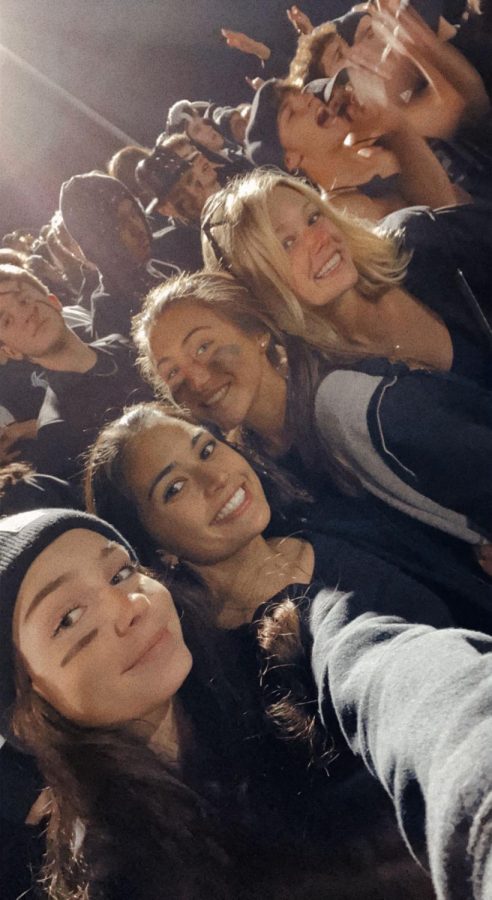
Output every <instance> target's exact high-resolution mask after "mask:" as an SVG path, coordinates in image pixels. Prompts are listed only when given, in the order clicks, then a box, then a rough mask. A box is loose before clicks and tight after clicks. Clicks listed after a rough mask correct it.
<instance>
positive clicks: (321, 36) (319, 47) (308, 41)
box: [287, 22, 338, 87]
mask: <svg viewBox="0 0 492 900" xmlns="http://www.w3.org/2000/svg"><path fill="white" fill-rule="evenodd" d="M337 36H338V35H337V29H336V26H335V25H334V24H333V22H324V23H323V25H318V26H317V28H313V30H312V31H311V33H310V34H301V36H300V37H299V40H298V42H297V50H296V54H295V56H294V58H293V59H292V61H291V64H290V68H289V74H288V77H287V82H288V84H291V85H293V86H295V87H303V86H304V85H305V84H309V82H310V81H314V79H315V78H324V77H325V74H324V72H323V71H322V70H321V67H320V63H321V57H322V56H323V53H324V50H325V47H326V46H327V45H328V44H330V43H331V42H332V41H334V40H335V39H336V37H337Z"/></svg>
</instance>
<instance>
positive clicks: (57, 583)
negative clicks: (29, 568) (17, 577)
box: [24, 541, 125, 622]
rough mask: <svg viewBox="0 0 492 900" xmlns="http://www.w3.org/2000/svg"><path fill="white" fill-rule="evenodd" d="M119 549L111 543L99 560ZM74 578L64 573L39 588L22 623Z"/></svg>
mask: <svg viewBox="0 0 492 900" xmlns="http://www.w3.org/2000/svg"><path fill="white" fill-rule="evenodd" d="M119 547H122V545H121V544H117V543H116V542H113V541H111V542H110V543H108V544H106V545H105V546H104V547H103V548H102V549H101V551H100V553H99V558H100V559H105V558H106V557H107V556H110V554H111V553H113V552H114V551H115V550H117V549H118V548H119ZM122 549H123V550H124V549H125V548H124V547H122ZM75 577H76V572H64V574H63V575H59V576H58V578H54V579H53V581H49V582H48V584H45V586H44V587H43V588H41V590H40V591H38V592H37V594H35V595H34V597H33V598H32V600H31V602H30V604H29V608H28V610H27V612H26V614H25V616H24V622H27V620H28V619H29V618H30V617H31V615H32V614H33V612H34V611H35V610H36V609H37V607H38V606H39V604H40V603H41V602H42V601H43V600H44V599H45V597H47V596H48V594H52V593H53V592H54V591H57V590H58V588H59V587H61V586H62V584H66V582H67V581H71V580H72V579H74V578H75Z"/></svg>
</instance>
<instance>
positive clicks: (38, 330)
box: [0, 280, 68, 360]
mask: <svg viewBox="0 0 492 900" xmlns="http://www.w3.org/2000/svg"><path fill="white" fill-rule="evenodd" d="M67 333H68V329H67V326H66V325H65V322H64V319H63V316H62V314H61V304H60V302H59V300H57V298H56V297H54V296H53V295H52V294H43V293H42V292H41V291H39V290H37V289H36V288H35V287H34V286H32V285H30V284H29V283H27V282H18V281H14V280H12V281H9V280H7V281H1V282H0V346H2V350H3V352H4V353H5V355H6V356H8V357H9V358H11V359H22V358H23V357H27V358H28V359H33V360H36V359H42V358H43V357H46V356H47V355H49V354H51V353H53V352H55V351H56V350H57V349H58V348H60V347H62V346H63V345H64V343H65V341H66V337H67Z"/></svg>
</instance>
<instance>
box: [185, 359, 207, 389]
mask: <svg viewBox="0 0 492 900" xmlns="http://www.w3.org/2000/svg"><path fill="white" fill-rule="evenodd" d="M182 372H183V376H184V382H185V384H186V386H187V387H188V388H190V390H192V391H193V392H195V393H198V394H199V393H201V392H202V390H203V389H204V387H205V386H206V385H207V384H208V382H209V380H210V373H209V372H208V369H207V367H206V366H204V365H202V364H201V363H199V362H198V361H197V360H195V359H194V360H190V361H189V362H188V363H187V364H186V365H185V366H184V367H183V370H182Z"/></svg>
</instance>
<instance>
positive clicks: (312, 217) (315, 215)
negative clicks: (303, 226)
mask: <svg viewBox="0 0 492 900" xmlns="http://www.w3.org/2000/svg"><path fill="white" fill-rule="evenodd" d="M320 216H321V213H320V212H319V210H317V209H315V210H313V212H310V213H309V214H308V216H307V225H308V226H310V225H315V224H316V222H317V221H318V219H319V218H320ZM295 242H296V239H295V238H294V237H287V238H284V240H283V241H282V247H283V248H284V250H285V252H286V253H288V252H289V250H292V247H293V246H294V244H295Z"/></svg>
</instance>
